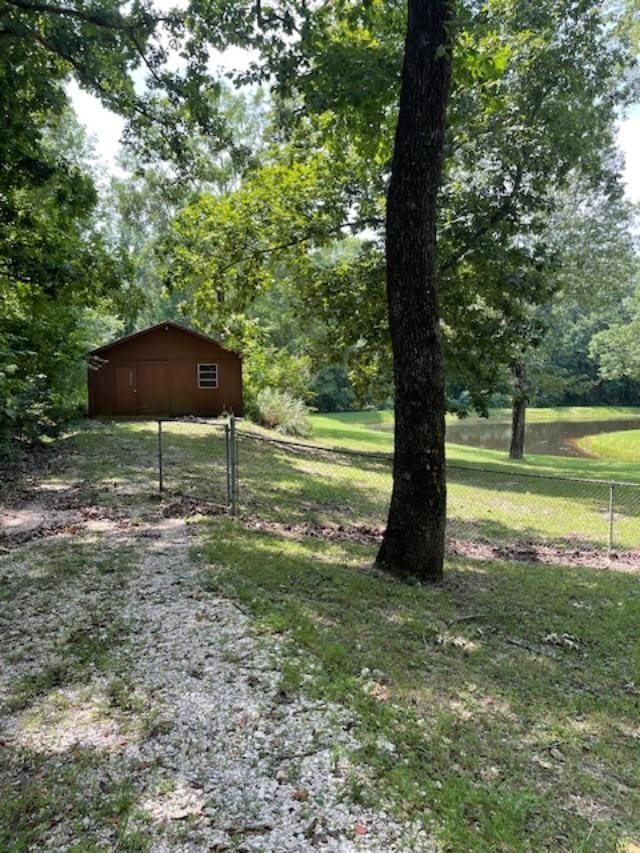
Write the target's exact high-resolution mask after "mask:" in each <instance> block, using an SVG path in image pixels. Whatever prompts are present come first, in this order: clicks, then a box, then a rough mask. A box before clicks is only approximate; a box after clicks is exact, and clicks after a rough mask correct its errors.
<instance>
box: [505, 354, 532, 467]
mask: <svg viewBox="0 0 640 853" xmlns="http://www.w3.org/2000/svg"><path fill="white" fill-rule="evenodd" d="M528 393H529V390H528V388H527V368H526V367H525V365H524V364H522V362H519V363H518V364H516V365H515V366H514V368H513V397H512V402H511V447H510V448H509V458H510V459H522V458H523V457H524V440H525V429H526V417H527V403H528Z"/></svg>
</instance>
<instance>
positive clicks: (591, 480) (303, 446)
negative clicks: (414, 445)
mask: <svg viewBox="0 0 640 853" xmlns="http://www.w3.org/2000/svg"><path fill="white" fill-rule="evenodd" d="M236 432H237V434H238V435H241V436H243V437H245V438H251V439H253V440H255V441H263V442H265V443H266V444H275V445H277V446H278V447H283V448H285V449H286V448H296V449H300V450H309V451H320V453H332V454H336V455H343V456H355V457H364V458H365V459H380V460H384V461H385V462H393V454H392V453H376V452H375V451H367V450H352V449H350V448H347V447H332V446H330V445H321V444H310V443H306V442H302V441H289V440H287V439H285V438H272V437H271V436H269V435H259V434H258V433H254V432H251V431H250V430H245V429H237V430H236ZM447 468H448V469H450V470H452V471H469V472H472V473H475V474H494V475H496V474H500V475H503V476H507V477H525V478H528V479H531V480H559V481H561V482H567V483H583V484H588V485H595V486H607V487H609V486H629V487H631V488H636V489H640V483H633V482H626V481H624V480H603V479H599V478H595V477H570V476H568V475H566V474H540V473H537V472H533V471H514V470H513V469H511V468H482V467H480V466H476V465H458V464H457V463H455V462H452V463H449V462H448V463H447Z"/></svg>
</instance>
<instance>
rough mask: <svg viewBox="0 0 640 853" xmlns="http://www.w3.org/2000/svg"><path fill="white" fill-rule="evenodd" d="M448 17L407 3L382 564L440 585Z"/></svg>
mask: <svg viewBox="0 0 640 853" xmlns="http://www.w3.org/2000/svg"><path fill="white" fill-rule="evenodd" d="M452 14H453V13H452V5H451V3H449V2H448V0H409V2H408V22H407V36H406V41H405V54H404V66H403V70H402V91H401V94H400V110H399V114H398V125H397V128H396V137H395V148H394V155H393V163H392V168H391V179H390V183H389V191H388V194H387V221H386V256H387V301H388V307H389V328H390V332H391V343H392V348H393V360H394V379H395V455H394V464H393V492H392V495H391V504H390V507H389V517H388V522H387V529H386V532H385V535H384V539H383V541H382V545H381V547H380V551H379V553H378V557H377V561H376V562H377V565H379V566H380V567H381V568H383V569H385V570H387V571H389V572H391V573H393V574H395V575H397V576H400V577H411V576H414V577H418V578H420V579H422V580H427V581H439V580H441V578H442V567H443V559H444V539H445V523H446V482H445V450H444V431H445V421H444V415H445V393H444V367H443V355H442V338H441V331H440V308H439V299H438V287H437V283H436V280H435V248H436V211H437V208H436V203H437V196H438V189H439V186H440V179H441V174H442V156H443V143H444V132H445V122H446V108H447V100H448V95H449V84H450V79H451V24H452Z"/></svg>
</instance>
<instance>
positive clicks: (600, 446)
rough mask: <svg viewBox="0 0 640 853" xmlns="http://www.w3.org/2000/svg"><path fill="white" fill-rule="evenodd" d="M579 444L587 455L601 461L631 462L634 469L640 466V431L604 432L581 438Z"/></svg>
mask: <svg viewBox="0 0 640 853" xmlns="http://www.w3.org/2000/svg"><path fill="white" fill-rule="evenodd" d="M578 444H579V445H580V447H581V448H583V449H584V450H585V451H586V452H587V453H591V454H593V455H594V456H597V457H599V458H600V459H607V460H609V459H614V460H616V461H621V462H630V463H632V464H633V465H634V468H637V467H639V466H640V430H638V429H634V430H629V431H626V432H604V433H601V434H600V435H589V436H585V438H581V439H580V440H579V441H578Z"/></svg>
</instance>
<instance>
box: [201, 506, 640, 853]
mask: <svg viewBox="0 0 640 853" xmlns="http://www.w3.org/2000/svg"><path fill="white" fill-rule="evenodd" d="M201 524H202V529H203V532H204V534H205V536H206V537H207V538H208V544H207V545H206V546H205V547H204V548H202V549H201V550H200V551H199V552H198V553H197V555H196V558H197V559H199V560H201V561H202V562H203V569H204V572H203V577H204V583H205V585H206V587H207V588H208V589H212V590H215V591H219V592H221V593H222V594H224V595H226V596H230V597H232V598H233V599H235V600H236V601H238V602H239V604H240V606H242V607H244V608H247V609H248V610H249V611H250V612H252V613H253V614H254V616H255V618H256V620H257V625H258V628H259V630H261V631H264V632H266V633H275V634H280V635H283V636H284V637H286V638H288V644H287V646H286V647H287V648H288V654H287V656H286V657H285V660H284V674H283V679H282V690H283V695H285V696H286V694H288V693H292V692H294V691H296V690H299V689H304V690H305V692H307V693H308V694H311V695H312V696H314V697H318V698H320V699H323V700H331V701H335V702H338V703H340V704H341V705H344V706H346V707H347V708H348V709H350V710H352V711H353V712H354V715H355V716H354V719H355V734H356V735H357V737H358V739H359V741H360V744H361V747H360V748H359V750H358V752H357V755H356V760H357V762H358V763H359V765H360V766H361V767H362V768H364V771H365V778H366V779H367V780H368V781H367V782H366V783H365V784H363V783H362V782H361V781H357V782H356V781H355V779H354V782H353V790H352V794H353V795H354V796H356V797H358V798H361V799H362V800H364V801H367V802H374V803H376V802H383V803H387V804H388V803H391V807H392V808H393V810H394V812H395V813H396V814H398V815H400V816H403V817H405V818H406V819H411V820H415V819H417V820H420V821H423V822H424V823H425V825H426V826H427V827H428V828H429V829H430V830H431V831H432V832H434V833H435V834H436V835H437V836H438V838H439V839H440V840H441V842H442V844H443V846H444V848H445V849H448V850H454V851H461V850H474V851H479V850H486V851H495V850H504V851H506V850H513V851H520V850H532V851H539V850H572V851H578V850H580V851H587V850H611V851H614V850H620V849H629V850H631V849H635V848H631V847H628V848H625V847H623V846H621V845H623V844H624V843H625V842H626V841H631V840H633V841H635V843H639V842H640V797H639V791H640V770H639V768H640V724H639V720H640V592H639V589H638V583H637V580H638V579H637V576H632V575H625V574H622V573H615V572H603V571H598V570H590V569H579V570H577V569H567V568H559V567H544V566H536V567H535V569H534V568H532V567H531V566H523V565H517V564H505V563H498V562H490V563H489V562H487V563H478V562H474V563H471V562H465V561H461V560H449V561H448V563H447V567H446V581H445V583H444V585H443V586H441V587H438V588H424V587H420V586H407V585H402V584H400V583H397V582H395V581H393V580H390V579H387V578H385V577H382V576H380V575H379V574H376V573H374V572H372V571H371V570H370V569H369V565H370V560H371V551H370V550H369V549H368V548H365V547H362V546H356V545H353V544H347V543H337V542H326V541H321V540H313V539H304V538H292V537H291V536H288V537H286V538H285V537H283V536H282V535H278V534H276V533H271V532H265V531H257V530H252V529H250V528H248V527H246V526H243V525H242V523H237V522H231V521H228V520H224V519H220V520H215V521H206V522H202V523H201Z"/></svg>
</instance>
